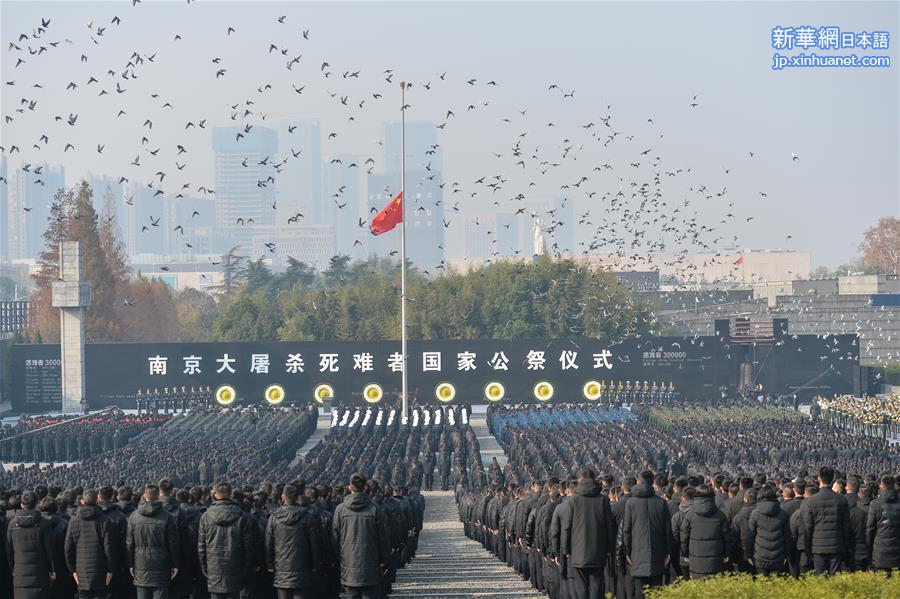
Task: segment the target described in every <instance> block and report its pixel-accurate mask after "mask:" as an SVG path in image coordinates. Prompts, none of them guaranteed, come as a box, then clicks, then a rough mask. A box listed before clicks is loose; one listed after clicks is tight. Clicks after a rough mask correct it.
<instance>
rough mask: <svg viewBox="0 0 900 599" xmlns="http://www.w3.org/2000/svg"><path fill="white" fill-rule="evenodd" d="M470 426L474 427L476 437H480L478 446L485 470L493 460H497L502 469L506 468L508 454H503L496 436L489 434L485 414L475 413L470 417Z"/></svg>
mask: <svg viewBox="0 0 900 599" xmlns="http://www.w3.org/2000/svg"><path fill="white" fill-rule="evenodd" d="M469 426H471V427H472V430H473V431H475V435H476V436H477V437H478V445H479V446H481V461H482V463H484V467H485V469H487V466H488V464H490V463H491V458H497V462H498V463H499V464H500V467H501V468H502V467H504V466H506V454H505V453H503V449H502V448H501V447H500V445H499V444H498V443H497V440H496V439H495V438H494V436H493V435H492V434H490V433H489V432H488V427H487V422H486V421H485V415H484V413H483V412H482V413H481V414H479V413H478V412H475V413H474V414H472V415H471V416H470V417H469Z"/></svg>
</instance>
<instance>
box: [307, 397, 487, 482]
mask: <svg viewBox="0 0 900 599" xmlns="http://www.w3.org/2000/svg"><path fill="white" fill-rule="evenodd" d="M468 412H469V410H468V408H466V407H465V406H463V407H456V406H453V407H443V406H442V407H433V408H424V407H415V408H412V409H411V410H410V414H409V421H408V426H403V425H402V424H401V422H400V411H399V410H398V409H396V408H387V407H362V408H343V409H341V410H335V411H334V413H333V414H332V427H331V429H330V430H329V432H328V434H327V435H326V436H325V438H323V439H322V441H320V442H319V444H317V445H316V446H315V447H314V448H312V450H311V451H310V452H309V453H308V454H307V456H306V458H305V459H304V460H303V461H302V462H301V463H300V464H299V465H298V466H297V467H296V468H295V469H294V470H292V471H290V475H294V474H296V475H297V476H300V477H303V478H305V479H306V480H318V481H323V482H330V483H331V484H336V483H338V482H340V481H345V480H347V478H348V477H349V476H350V475H351V474H352V473H354V472H357V473H360V474H362V475H363V476H365V477H367V478H370V479H375V480H379V481H384V482H388V483H391V484H394V485H400V486H409V487H414V488H420V489H423V490H426V491H431V490H433V489H436V488H439V489H441V490H444V491H447V490H449V489H452V488H455V486H456V485H457V484H462V485H463V486H466V487H468V486H469V480H470V477H471V479H472V480H471V482H472V484H473V485H475V486H476V487H482V486H484V485H485V484H486V482H487V477H486V474H485V471H484V467H483V465H482V464H481V452H480V450H479V446H478V439H477V438H476V436H475V433H474V431H473V430H472V427H471V426H470V425H469V421H468Z"/></svg>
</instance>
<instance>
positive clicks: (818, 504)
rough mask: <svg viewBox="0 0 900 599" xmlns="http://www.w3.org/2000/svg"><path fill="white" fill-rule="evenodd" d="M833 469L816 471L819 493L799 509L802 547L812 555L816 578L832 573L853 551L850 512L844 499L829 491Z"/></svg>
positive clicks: (837, 569)
mask: <svg viewBox="0 0 900 599" xmlns="http://www.w3.org/2000/svg"><path fill="white" fill-rule="evenodd" d="M833 482H834V468H832V467H830V466H822V467H821V468H819V492H818V493H816V494H815V495H813V496H812V497H810V498H809V499H808V500H807V501H806V509H805V510H803V512H802V513H803V533H804V535H805V539H804V546H805V547H806V551H807V553H811V554H812V558H813V566H814V567H815V569H816V575H820V574H822V573H824V572H828V573H829V574H836V573H837V572H839V571H840V570H841V568H843V567H844V566H845V565H846V564H847V563H848V562H849V561H850V560H849V552H850V551H852V550H853V534H852V532H851V530H850V509H849V507H848V506H847V500H846V499H844V498H843V497H842V496H841V495H838V494H837V493H835V492H834V491H832V490H831V485H832V483H833Z"/></svg>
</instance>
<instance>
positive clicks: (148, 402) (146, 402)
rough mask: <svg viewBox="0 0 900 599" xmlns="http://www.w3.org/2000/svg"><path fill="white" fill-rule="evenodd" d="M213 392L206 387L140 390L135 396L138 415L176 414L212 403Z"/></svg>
mask: <svg viewBox="0 0 900 599" xmlns="http://www.w3.org/2000/svg"><path fill="white" fill-rule="evenodd" d="M212 399H213V398H212V390H211V388H210V387H209V386H208V385H207V386H206V387H191V388H190V389H188V388H187V387H185V386H183V385H182V386H181V387H163V390H162V391H160V390H159V389H158V388H154V389H152V390H151V389H143V390H142V389H138V390H137V393H136V394H135V396H134V400H135V403H136V404H137V411H138V414H176V413H178V412H182V413H183V412H187V411H188V410H190V409H191V408H195V407H198V406H209V405H210V404H211V403H212Z"/></svg>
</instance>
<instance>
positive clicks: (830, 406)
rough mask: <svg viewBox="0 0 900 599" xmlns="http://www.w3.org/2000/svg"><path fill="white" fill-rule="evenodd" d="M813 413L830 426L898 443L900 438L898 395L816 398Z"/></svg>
mask: <svg viewBox="0 0 900 599" xmlns="http://www.w3.org/2000/svg"><path fill="white" fill-rule="evenodd" d="M810 413H811V414H812V415H813V416H814V417H816V418H822V419H823V420H825V421H826V422H828V423H829V424H835V425H838V426H842V427H845V428H849V429H851V430H853V431H855V432H858V433H861V434H865V435H871V436H877V437H881V438H882V439H895V438H896V437H897V436H898V434H900V395H898V394H896V393H891V394H884V395H875V396H868V395H866V396H863V397H853V396H852V395H835V396H834V397H832V398H831V399H829V398H827V397H817V398H815V400H814V402H813V404H812V406H811V408H810Z"/></svg>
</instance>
